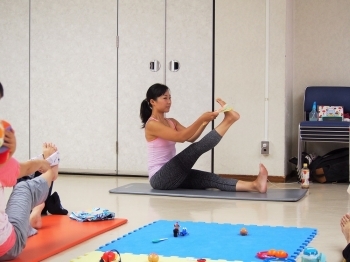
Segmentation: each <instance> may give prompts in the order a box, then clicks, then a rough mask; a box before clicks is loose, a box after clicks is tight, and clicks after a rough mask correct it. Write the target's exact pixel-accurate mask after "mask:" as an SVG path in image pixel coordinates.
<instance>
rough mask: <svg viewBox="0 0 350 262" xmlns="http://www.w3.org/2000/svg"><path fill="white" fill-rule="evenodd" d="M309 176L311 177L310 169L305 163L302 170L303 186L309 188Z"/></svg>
mask: <svg viewBox="0 0 350 262" xmlns="http://www.w3.org/2000/svg"><path fill="white" fill-rule="evenodd" d="M309 178H310V170H309V168H308V167H307V164H306V163H304V165H303V169H302V170H301V188H309V186H310V183H309Z"/></svg>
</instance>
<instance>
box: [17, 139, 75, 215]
mask: <svg viewBox="0 0 350 262" xmlns="http://www.w3.org/2000/svg"><path fill="white" fill-rule="evenodd" d="M56 151H57V147H56V146H55V145H54V144H52V143H44V144H43V147H42V154H40V155H38V156H37V157H34V158H32V160H33V159H46V158H48V157H49V156H50V155H52V154H53V153H54V152H56ZM41 174H42V172H40V171H36V172H35V173H33V174H31V175H29V176H24V177H21V178H19V179H18V180H17V183H19V182H21V181H26V180H28V179H33V178H35V177H38V176H40V175H41ZM52 187H53V182H52V184H51V186H50V189H49V194H48V197H47V199H46V200H45V203H43V204H42V205H40V206H38V207H35V209H40V212H41V214H42V215H47V212H49V213H50V214H52V215H67V214H68V211H67V210H66V209H64V208H63V207H62V205H61V200H60V197H59V195H58V193H57V192H54V193H53V194H51V192H52Z"/></svg>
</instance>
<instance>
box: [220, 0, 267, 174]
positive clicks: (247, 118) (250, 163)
mask: <svg viewBox="0 0 350 262" xmlns="http://www.w3.org/2000/svg"><path fill="white" fill-rule="evenodd" d="M215 11H216V15H215V96H216V97H221V98H222V99H223V100H226V102H227V103H229V104H230V105H232V106H233V108H234V110H236V111H238V112H239V113H240V115H241V118H240V119H239V121H237V122H236V123H235V124H234V125H233V126H232V127H231V129H230V130H229V131H228V132H227V133H226V135H225V137H224V138H223V140H222V141H221V143H220V144H219V145H218V146H217V147H216V148H215V151H214V152H215V154H214V156H215V159H214V165H215V168H214V170H215V172H217V173H219V174H250V175H253V174H254V175H255V174H257V172H258V164H259V162H260V161H261V160H260V158H261V155H260V141H261V140H263V139H264V92H265V90H264V87H265V61H266V60H265V47H266V45H265V39H266V38H265V28H266V27H265V1H255V0H217V1H216V7H215ZM222 119H223V117H222V116H221V117H218V120H216V121H215V124H216V125H217V124H218V123H219V122H220V121H221V120H222Z"/></svg>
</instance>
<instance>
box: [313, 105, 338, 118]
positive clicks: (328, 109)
mask: <svg viewBox="0 0 350 262" xmlns="http://www.w3.org/2000/svg"><path fill="white" fill-rule="evenodd" d="M343 116H344V109H343V107H342V106H318V121H343Z"/></svg>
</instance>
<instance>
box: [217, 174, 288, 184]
mask: <svg viewBox="0 0 350 262" xmlns="http://www.w3.org/2000/svg"><path fill="white" fill-rule="evenodd" d="M219 176H221V177H225V178H234V179H237V180H243V181H254V180H255V179H256V177H257V176H252V175H234V174H219ZM269 181H270V182H273V183H285V182H286V177H284V176H269Z"/></svg>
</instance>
